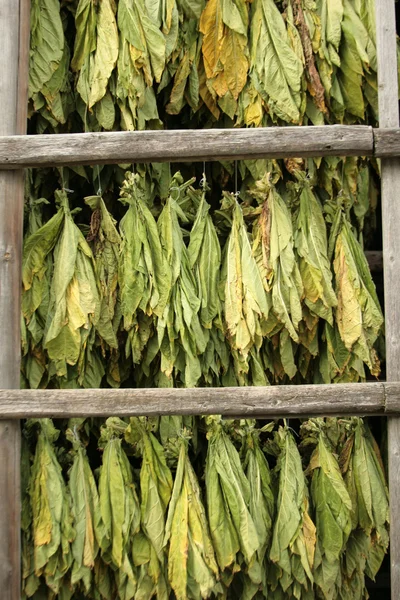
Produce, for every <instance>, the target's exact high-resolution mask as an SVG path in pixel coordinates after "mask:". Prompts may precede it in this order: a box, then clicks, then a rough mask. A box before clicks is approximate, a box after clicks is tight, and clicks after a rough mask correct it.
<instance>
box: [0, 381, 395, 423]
mask: <svg viewBox="0 0 400 600" xmlns="http://www.w3.org/2000/svg"><path fill="white" fill-rule="evenodd" d="M171 414H173V415H206V414H207V415H210V414H222V415H223V416H225V417H234V416H236V415H240V417H241V418H255V417H258V418H263V417H264V418H278V417H285V416H286V417H305V416H307V417H312V416H333V415H342V416H344V415H357V416H364V415H368V416H371V415H379V416H393V415H399V414H400V383H397V382H394V383H381V382H377V383H362V384H354V383H350V384H332V385H282V386H278V385H276V386H271V387H241V388H237V387H236V388H193V389H170V388H165V389H164V388H163V389H159V388H146V389H88V390H16V389H12V390H9V389H7V390H0V418H1V419H20V418H28V417H36V418H42V417H55V418H57V417H59V418H67V417H83V416H86V417H104V416H110V415H115V416H140V415H147V416H160V415H171Z"/></svg>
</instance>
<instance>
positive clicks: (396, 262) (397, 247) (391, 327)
mask: <svg viewBox="0 0 400 600" xmlns="http://www.w3.org/2000/svg"><path fill="white" fill-rule="evenodd" d="M375 6H376V27H377V55H378V99H379V124H380V127H382V128H398V127H399V104H398V87H397V86H398V82H397V51H396V16H395V0H379V1H377V2H376V3H375ZM378 138H379V136H378ZM376 141H378V140H376ZM387 141H388V140H386V142H387ZM381 177H382V217H383V218H382V224H383V264H384V285H385V315H386V375H387V379H388V381H397V380H398V378H399V377H400V277H399V274H400V235H399V233H400V232H399V223H400V203H399V202H398V201H397V196H398V192H399V189H400V160H399V159H390V158H388V159H386V160H382V163H381ZM392 405H393V403H392ZM388 452H389V457H388V459H389V489H390V523H391V535H390V562H391V594H392V599H393V600H397V599H398V598H399V597H400V493H399V492H400V419H399V418H398V417H396V418H392V419H389V421H388Z"/></svg>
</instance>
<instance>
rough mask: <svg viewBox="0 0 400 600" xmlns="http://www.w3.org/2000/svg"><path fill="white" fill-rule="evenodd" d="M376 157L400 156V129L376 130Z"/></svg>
mask: <svg viewBox="0 0 400 600" xmlns="http://www.w3.org/2000/svg"><path fill="white" fill-rule="evenodd" d="M373 135H374V155H375V156H376V157H378V158H393V157H396V156H400V128H398V127H397V128H392V129H374V130H373Z"/></svg>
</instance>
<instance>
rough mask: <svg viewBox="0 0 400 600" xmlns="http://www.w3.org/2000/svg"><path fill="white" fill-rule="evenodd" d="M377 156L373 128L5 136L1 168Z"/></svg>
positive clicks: (0, 150)
mask: <svg viewBox="0 0 400 600" xmlns="http://www.w3.org/2000/svg"><path fill="white" fill-rule="evenodd" d="M372 152H373V132H372V128H371V127H367V126H363V125H358V126H347V125H327V126H324V127H266V128H257V129H205V130H186V131H180V130H173V131H119V132H110V133H108V132H103V133H74V134H59V135H40V136H36V135H33V136H27V137H25V138H23V139H21V138H20V137H18V136H11V137H0V169H17V168H21V167H50V166H57V165H87V164H106V163H108V164H112V163H134V162H193V161H200V160H227V159H252V158H267V157H269V158H287V157H309V156H371V155H372Z"/></svg>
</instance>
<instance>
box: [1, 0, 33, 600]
mask: <svg viewBox="0 0 400 600" xmlns="http://www.w3.org/2000/svg"><path fill="white" fill-rule="evenodd" d="M29 24H30V2H29V0H1V3H0V63H1V70H0V72H1V79H0V135H10V134H22V133H26V119H27V89H28V56H29ZM23 204H24V178H23V172H22V171H16V172H11V171H4V172H1V173H0V388H16V387H19V371H20V289H21V248H22V216H23ZM20 442H21V433H20V424H19V421H16V422H15V421H0V597H1V598H2V600H19V599H20V598H21V583H20V561H21V558H20V510H21V506H20Z"/></svg>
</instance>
